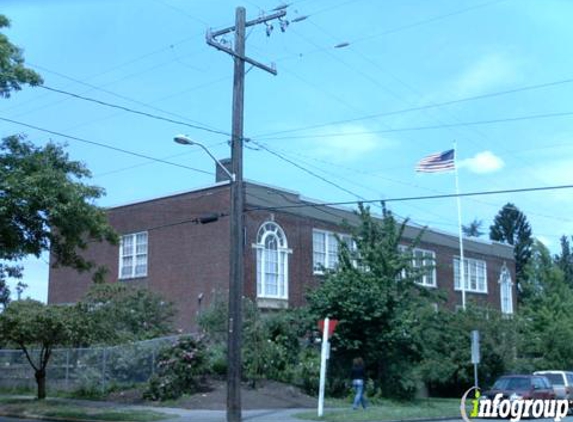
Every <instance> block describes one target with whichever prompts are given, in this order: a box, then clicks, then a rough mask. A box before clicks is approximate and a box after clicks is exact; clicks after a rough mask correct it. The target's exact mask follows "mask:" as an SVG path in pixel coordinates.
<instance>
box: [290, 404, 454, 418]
mask: <svg viewBox="0 0 573 422" xmlns="http://www.w3.org/2000/svg"><path fill="white" fill-rule="evenodd" d="M341 405H342V406H343V407H341ZM327 406H328V407H330V408H327V409H325V411H324V416H323V417H322V418H319V417H318V416H317V415H316V410H313V411H309V412H303V413H299V414H296V415H295V416H296V417H297V418H300V419H306V420H313V421H392V420H406V419H423V418H440V417H444V418H449V417H457V418H460V417H461V416H460V400H459V399H424V400H415V401H412V402H395V401H390V400H387V401H382V403H381V404H374V405H371V406H370V407H369V408H368V409H366V410H363V409H358V410H352V408H351V403H350V402H349V401H344V402H343V401H338V400H337V401H328V402H327ZM332 407H334V408H332Z"/></svg>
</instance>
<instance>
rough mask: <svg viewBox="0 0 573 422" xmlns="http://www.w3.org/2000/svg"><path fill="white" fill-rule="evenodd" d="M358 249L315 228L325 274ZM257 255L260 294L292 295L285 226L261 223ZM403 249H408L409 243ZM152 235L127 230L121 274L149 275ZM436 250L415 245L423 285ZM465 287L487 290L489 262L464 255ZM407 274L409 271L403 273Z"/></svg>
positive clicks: (506, 282) (428, 281)
mask: <svg viewBox="0 0 573 422" xmlns="http://www.w3.org/2000/svg"><path fill="white" fill-rule="evenodd" d="M341 242H344V243H345V244H346V245H348V247H349V248H350V249H355V247H356V246H355V244H354V242H353V240H352V238H351V237H350V236H348V235H345V234H338V233H333V232H329V231H325V230H318V229H315V230H313V233H312V243H313V248H312V249H313V271H314V273H315V274H323V273H324V271H325V270H328V269H335V268H336V267H337V265H338V252H339V246H340V243H341ZM253 248H254V249H255V250H256V257H257V296H258V297H265V298H275V299H287V298H288V257H289V255H290V254H291V253H292V250H291V249H289V248H288V243H287V238H286V235H285V233H284V231H283V230H282V228H281V227H280V226H279V225H278V224H276V223H274V222H267V223H264V224H263V225H261V227H260V228H259V231H258V233H257V238H256V243H255V244H254V245H253ZM401 250H402V251H404V252H406V250H407V249H406V248H405V247H401ZM147 258H148V235H147V232H140V233H133V234H127V235H124V236H122V237H121V241H120V248H119V278H120V279H129V278H137V277H145V276H147ZM435 261H436V254H435V252H433V251H430V250H426V249H420V248H415V249H413V250H412V267H413V268H420V269H424V268H426V269H427V271H421V274H418V275H417V279H416V282H417V283H418V284H420V285H422V286H427V287H437V280H436V268H435ZM453 264H454V265H453V267H454V289H455V290H458V291H459V290H461V274H460V260H459V258H454V261H453ZM463 274H464V281H465V283H464V284H465V290H466V291H467V292H474V293H487V268H486V262H485V261H483V260H479V259H472V258H464V273H463ZM401 276H402V277H405V276H406V274H402V275H401ZM500 282H501V306H502V312H506V313H511V312H512V311H513V300H512V287H511V286H512V283H511V276H510V274H509V271H508V270H507V268H505V267H504V270H502V275H501V277H500Z"/></svg>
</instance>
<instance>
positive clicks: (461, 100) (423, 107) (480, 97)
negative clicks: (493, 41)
mask: <svg viewBox="0 0 573 422" xmlns="http://www.w3.org/2000/svg"><path fill="white" fill-rule="evenodd" d="M572 82H573V78H568V79H561V80H557V81H551V82H545V83H541V84H536V85H528V86H523V87H521V88H513V89H508V90H504V91H497V92H490V93H487V94H481V95H474V96H471V97H465V98H458V99H455V100H449V101H443V102H440V103H430V104H425V105H421V106H416V107H408V108H403V109H399V110H393V111H386V112H380V113H374V114H369V115H366V116H361V117H356V118H352V119H343V120H335V121H331V122H328V123H319V124H315V125H310V126H305V127H299V128H293V129H285V130H281V131H276V132H270V133H266V134H263V135H259V136H263V137H266V136H269V135H279V134H283V133H292V132H300V131H305V130H310V129H318V128H322V127H327V126H334V125H338V124H344V123H353V122H358V121H362V120H369V119H375V118H378V117H385V116H394V115H397V114H403V113H410V112H414V111H422V110H428V109H432V108H439V107H445V106H449V105H454V104H460V103H464V102H469V101H475V100H483V99H486V98H494V97H499V96H503V95H509V94H516V93H518V92H525V91H532V90H536V89H542V88H549V87H554V86H559V85H564V84H569V83H572Z"/></svg>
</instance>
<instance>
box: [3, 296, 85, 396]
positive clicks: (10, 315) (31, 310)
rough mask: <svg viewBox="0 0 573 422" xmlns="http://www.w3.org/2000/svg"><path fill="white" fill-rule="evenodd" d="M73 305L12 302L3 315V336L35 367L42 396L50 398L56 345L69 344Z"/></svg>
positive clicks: (74, 314)
mask: <svg viewBox="0 0 573 422" xmlns="http://www.w3.org/2000/svg"><path fill="white" fill-rule="evenodd" d="M76 316H77V314H76V312H75V309H74V308H73V307H69V306H56V305H45V304H43V303H41V302H38V301H35V300H30V299H28V300H19V301H15V302H12V303H11V304H10V305H9V306H8V307H7V308H6V309H5V310H4V311H3V312H2V314H0V336H2V338H3V340H4V341H6V342H9V343H12V344H15V345H16V346H17V347H19V348H20V349H21V350H22V352H23V353H24V354H25V356H26V358H27V359H28V362H29V363H30V365H31V366H32V368H33V369H34V375H35V377H36V382H37V384H38V399H44V398H45V397H46V367H47V366H48V363H49V361H50V356H51V354H52V350H53V349H54V347H55V346H62V345H66V344H69V342H70V341H71V339H72V322H73V321H74V320H75V319H76Z"/></svg>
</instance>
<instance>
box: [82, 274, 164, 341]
mask: <svg viewBox="0 0 573 422" xmlns="http://www.w3.org/2000/svg"><path fill="white" fill-rule="evenodd" d="M76 308H77V310H78V315H79V316H80V318H78V319H77V320H76V321H74V327H73V343H74V345H75V346H77V347H80V346H88V345H94V344H102V343H103V344H119V343H125V342H129V341H137V340H147V339H152V338H156V337H161V336H165V335H167V334H170V333H172V332H173V326H172V321H173V317H174V316H175V309H174V307H173V304H172V303H171V302H167V301H165V300H163V298H162V297H161V296H159V295H158V294H156V293H154V292H151V291H150V290H148V289H145V288H134V287H132V286H126V285H124V284H120V283H104V284H94V285H92V287H91V289H90V290H89V292H88V293H87V295H86V296H85V298H84V299H82V300H81V301H80V302H78V303H77V305H76Z"/></svg>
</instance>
